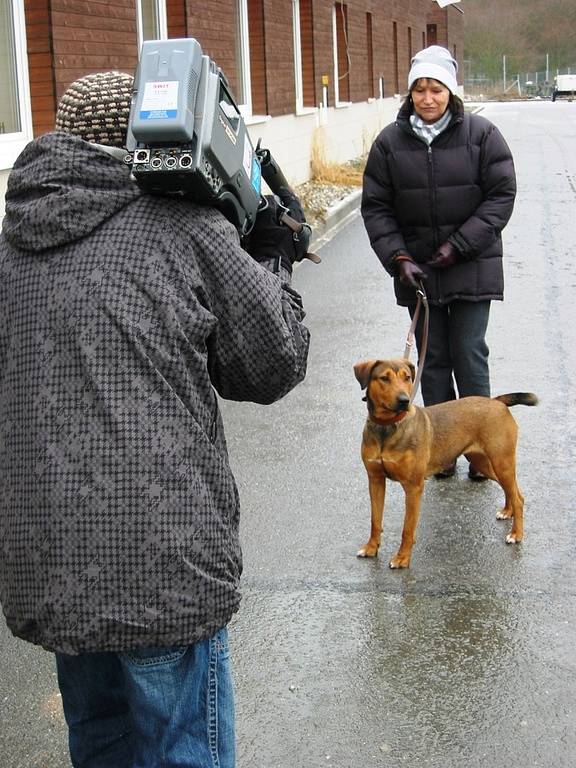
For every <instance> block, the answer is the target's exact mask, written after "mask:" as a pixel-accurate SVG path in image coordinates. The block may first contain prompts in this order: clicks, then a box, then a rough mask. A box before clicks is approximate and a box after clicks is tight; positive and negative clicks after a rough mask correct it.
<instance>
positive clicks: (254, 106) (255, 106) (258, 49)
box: [237, 0, 267, 117]
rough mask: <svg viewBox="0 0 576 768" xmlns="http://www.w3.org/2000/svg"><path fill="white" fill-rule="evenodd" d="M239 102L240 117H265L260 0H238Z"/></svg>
mask: <svg viewBox="0 0 576 768" xmlns="http://www.w3.org/2000/svg"><path fill="white" fill-rule="evenodd" d="M237 52H238V71H239V73H240V76H239V78H238V85H239V87H238V91H239V93H238V98H239V100H240V109H241V111H242V114H243V115H244V116H245V117H247V116H250V115H266V114H267V99H266V55H265V54H266V51H265V46H264V6H263V0H238V45H237Z"/></svg>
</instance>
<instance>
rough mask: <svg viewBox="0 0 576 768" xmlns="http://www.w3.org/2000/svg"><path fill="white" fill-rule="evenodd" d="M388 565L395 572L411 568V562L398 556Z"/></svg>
mask: <svg viewBox="0 0 576 768" xmlns="http://www.w3.org/2000/svg"><path fill="white" fill-rule="evenodd" d="M388 565H389V566H390V568H392V569H393V570H396V569H397V568H409V567H410V560H409V558H407V557H399V556H398V555H396V556H395V557H393V558H392V560H390V562H389V563H388Z"/></svg>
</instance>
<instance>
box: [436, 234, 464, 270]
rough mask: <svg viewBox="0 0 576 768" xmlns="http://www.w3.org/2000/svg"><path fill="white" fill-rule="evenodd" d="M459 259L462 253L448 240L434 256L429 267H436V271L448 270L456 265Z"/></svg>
mask: <svg viewBox="0 0 576 768" xmlns="http://www.w3.org/2000/svg"><path fill="white" fill-rule="evenodd" d="M459 258H460V253H459V251H458V249H457V248H456V246H454V245H452V243H450V242H449V241H448V240H447V241H446V242H445V243H442V245H441V246H440V248H438V250H437V251H436V253H435V254H434V256H432V260H431V261H429V262H428V265H429V266H430V267H434V269H447V268H448V267H451V266H452V265H453V264H456V262H457V261H458V259H459Z"/></svg>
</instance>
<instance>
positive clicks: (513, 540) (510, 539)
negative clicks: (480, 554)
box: [506, 533, 522, 544]
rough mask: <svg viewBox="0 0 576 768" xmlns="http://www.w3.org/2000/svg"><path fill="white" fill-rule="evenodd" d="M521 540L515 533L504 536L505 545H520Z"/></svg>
mask: <svg viewBox="0 0 576 768" xmlns="http://www.w3.org/2000/svg"><path fill="white" fill-rule="evenodd" d="M521 541H522V539H521V538H520V537H519V536H518V534H516V533H509V534H508V536H506V544H520V542H521Z"/></svg>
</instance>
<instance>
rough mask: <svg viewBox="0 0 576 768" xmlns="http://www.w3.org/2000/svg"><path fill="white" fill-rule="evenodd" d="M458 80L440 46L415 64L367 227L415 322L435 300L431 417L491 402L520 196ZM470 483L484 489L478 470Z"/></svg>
mask: <svg viewBox="0 0 576 768" xmlns="http://www.w3.org/2000/svg"><path fill="white" fill-rule="evenodd" d="M457 69H458V65H457V63H456V61H455V60H454V59H453V58H452V56H451V55H450V52H449V51H448V50H446V49H445V48H442V47H441V46H437V45H433V46H430V47H429V48H426V49H424V50H423V51H420V52H419V53H418V54H416V56H415V57H414V58H413V59H412V67H411V69H410V73H409V76H408V86H409V95H408V96H407V98H406V100H405V102H404V104H403V105H402V107H401V109H400V111H399V113H398V116H397V118H396V121H395V122H394V123H391V124H390V125H388V126H387V127H386V128H384V130H383V131H382V132H381V133H380V134H379V135H378V136H377V138H376V139H375V141H374V143H373V145H372V148H371V150H370V154H369V157H368V161H367V164H366V170H365V173H364V187H363V195H362V216H363V218H364V224H365V226H366V230H367V232H368V235H369V237H370V242H371V244H372V247H373V249H374V251H375V252H376V254H377V256H378V258H379V259H380V261H381V262H382V264H383V266H384V268H385V269H386V270H387V271H388V272H389V273H390V274H391V275H392V276H393V277H394V289H395V293H396V299H397V301H398V304H400V305H401V306H406V307H408V309H409V310H410V313H411V314H413V312H414V309H415V307H416V293H415V289H416V288H417V287H419V284H420V282H421V281H423V284H424V286H425V290H426V294H427V296H428V301H429V305H430V330H429V337H428V349H427V353H426V362H425V366H424V370H423V373H422V397H423V399H424V404H425V405H433V404H434V403H440V402H445V401H446V400H453V399H455V398H456V389H457V391H458V396H459V397H466V396H468V395H485V396H490V377H489V369H488V347H487V345H486V340H485V335H486V328H487V325H488V317H489V313H490V302H491V301H492V299H498V300H502V298H503V291H504V280H503V272H502V239H501V234H500V233H501V231H502V229H503V228H504V226H505V225H506V223H507V222H508V220H509V218H510V216H511V215H512V209H513V207H514V198H515V195H516V178H515V172H514V163H513V160H512V155H511V153H510V149H509V148H508V145H507V144H506V142H505V140H504V138H503V137H502V134H501V133H500V132H499V131H498V129H497V128H496V127H495V126H494V125H493V124H492V123H491V122H489V121H488V120H486V119H485V118H483V117H481V116H480V115H473V114H470V113H466V112H465V111H464V106H463V104H462V102H461V100H460V99H459V98H458V97H457V96H456V89H457V82H456V72H457ZM421 323H422V320H421V319H420V321H419V325H421ZM420 340H421V328H419V329H418V332H417V342H418V344H419V343H420ZM454 471H455V466H450V467H447V468H446V470H445V472H443V473H441V475H440V476H443V477H449V476H451V475H453V474H454ZM469 474H470V477H472V478H474V479H477V478H478V479H480V478H481V477H483V476H481V475H479V473H478V472H476V471H475V470H474V468H473V467H470V472H469Z"/></svg>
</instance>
